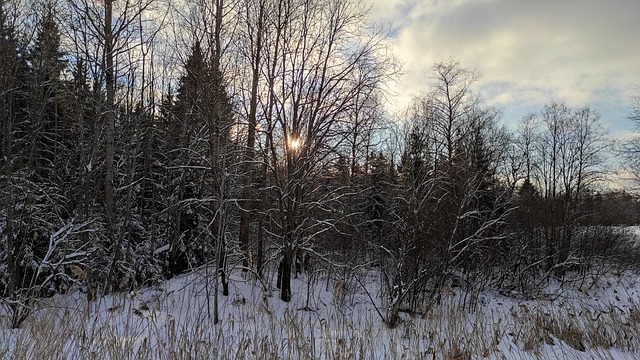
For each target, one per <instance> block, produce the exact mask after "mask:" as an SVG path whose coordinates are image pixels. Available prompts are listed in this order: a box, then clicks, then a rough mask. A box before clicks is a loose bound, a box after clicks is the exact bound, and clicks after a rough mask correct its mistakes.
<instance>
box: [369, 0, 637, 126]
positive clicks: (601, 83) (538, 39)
mask: <svg viewBox="0 0 640 360" xmlns="http://www.w3.org/2000/svg"><path fill="white" fill-rule="evenodd" d="M367 1H369V2H370V3H371V16H372V20H373V21H374V22H376V23H379V24H386V25H390V26H391V27H392V29H393V31H392V36H391V37H390V39H389V41H390V43H391V46H392V47H393V52H394V54H395V55H396V56H397V57H398V59H399V60H400V61H401V62H402V64H403V68H402V69H403V75H401V77H400V78H399V79H398V81H397V83H395V84H392V85H391V90H392V92H393V93H392V95H391V97H392V101H390V103H392V104H396V105H394V107H395V109H399V108H400V107H402V106H404V105H406V104H408V103H409V101H410V99H411V97H412V96H414V95H417V94H420V92H421V91H424V90H425V89H426V88H427V87H428V84H429V77H430V76H431V75H432V67H433V64H434V63H435V62H437V61H442V60H446V59H448V58H450V57H454V58H457V59H458V60H459V61H460V63H461V65H462V66H463V67H465V68H470V69H475V70H478V71H479V72H481V73H482V74H483V76H482V78H481V79H480V81H478V83H477V86H476V88H475V91H476V93H479V94H480V95H481V96H482V98H483V99H484V101H485V102H486V103H487V104H489V105H492V106H495V107H497V108H499V109H501V110H502V113H503V120H504V121H505V122H506V123H507V124H513V123H515V122H517V120H519V119H520V118H521V117H522V116H523V115H525V114H527V113H530V112H539V111H540V110H541V109H542V107H543V106H544V104H547V103H549V102H551V101H564V102H566V103H567V104H568V105H570V106H583V105H589V106H590V107H592V108H594V109H596V110H597V111H598V112H599V113H600V114H601V116H602V121H603V125H604V126H605V127H606V128H608V130H609V132H610V133H611V134H612V135H614V136H617V137H620V136H624V135H625V133H627V132H628V131H629V130H630V129H632V128H633V124H632V123H631V122H630V121H629V120H627V119H626V116H627V115H628V114H629V113H630V107H631V105H632V100H631V96H633V95H640V0H367Z"/></svg>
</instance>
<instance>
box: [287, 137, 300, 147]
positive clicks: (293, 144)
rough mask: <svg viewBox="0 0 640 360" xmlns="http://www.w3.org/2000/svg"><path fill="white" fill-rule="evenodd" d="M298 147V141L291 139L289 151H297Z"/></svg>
mask: <svg viewBox="0 0 640 360" xmlns="http://www.w3.org/2000/svg"><path fill="white" fill-rule="evenodd" d="M299 147H300V139H298V138H292V139H291V140H290V141H289V148H290V149H291V150H298V148H299Z"/></svg>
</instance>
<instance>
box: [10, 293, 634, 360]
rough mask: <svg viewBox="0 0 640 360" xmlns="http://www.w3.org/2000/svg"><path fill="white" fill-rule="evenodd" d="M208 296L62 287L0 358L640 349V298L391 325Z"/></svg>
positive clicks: (436, 310)
mask: <svg viewBox="0 0 640 360" xmlns="http://www.w3.org/2000/svg"><path fill="white" fill-rule="evenodd" d="M334 290H335V289H334ZM245 296H246V298H245ZM330 296H331V295H330ZM204 299H206V293H203V292H202V291H201V290H198V291H196V290H193V289H192V290H189V289H185V290H184V291H181V292H180V294H179V295H176V294H175V293H174V294H167V293H157V294H150V295H149V294H147V297H146V298H145V299H140V298H131V296H129V295H126V296H125V295H121V296H116V297H113V298H110V299H109V300H101V301H102V302H101V303H100V302H99V303H92V304H91V306H87V304H86V301H85V300H83V298H82V297H81V296H76V297H74V296H71V297H67V298H62V297H60V298H57V299H56V300H55V301H50V302H48V303H47V304H43V305H42V306H41V307H40V309H39V310H37V311H36V312H35V314H34V316H33V317H32V318H31V319H29V321H28V322H27V323H26V324H25V326H24V327H23V328H22V329H19V330H0V358H3V359H35V360H38V359H211V358H216V359H222V360H224V359H358V360H359V359H450V360H466V359H477V358H492V359H521V358H522V359H525V358H526V359H530V358H534V359H535V358H541V359H543V358H548V357H549V356H553V357H556V358H576V359H577V358H581V356H580V355H581V354H582V355H585V356H587V355H588V356H587V357H596V358H607V357H609V356H610V355H607V354H609V351H610V350H611V349H616V351H622V352H628V353H634V354H637V353H640V344H639V343H638V341H639V340H638V339H640V307H639V306H637V305H633V306H631V307H628V308H626V309H619V308H617V306H615V305H611V306H609V307H605V308H600V309H595V308H592V307H590V305H588V304H586V303H579V302H571V305H567V304H564V306H558V304H555V303H543V302H538V303H521V304H519V305H518V304H516V305H515V306H514V305H512V304H506V303H505V304H504V305H502V304H500V305H501V306H504V307H505V309H500V308H499V305H496V304H495V303H492V304H489V305H484V306H482V305H480V306H478V310H476V311H475V312H468V311H462V310H460V306H459V305H458V304H457V303H456V300H455V299H453V298H452V299H450V300H449V301H445V302H443V303H441V304H440V305H438V306H436V307H432V308H430V309H429V310H428V311H427V312H426V313H425V314H424V316H423V317H409V316H407V315H406V314H403V315H402V320H401V323H400V325H399V326H398V327H397V328H395V329H393V330H390V329H388V328H386V327H385V326H384V324H383V323H382V321H381V320H380V319H379V318H378V317H377V314H376V313H374V312H373V311H371V308H370V307H368V308H367V307H362V308H359V307H358V306H361V305H353V304H352V305H349V304H347V305H341V306H338V305H336V304H334V303H333V301H328V303H327V305H326V308H325V309H323V310H319V309H317V310H315V311H309V310H308V309H304V310H303V309H298V308H294V307H283V306H281V303H280V302H278V300H276V299H273V298H271V299H270V298H268V297H264V296H262V294H261V293H260V292H259V290H258V291H256V292H255V293H254V294H251V296H249V294H241V295H240V294H239V295H237V296H235V297H234V295H232V296H231V297H230V298H229V299H226V300H225V301H224V302H223V311H222V314H221V319H222V321H221V322H220V323H219V324H217V325H214V324H213V323H212V319H211V318H210V317H209V315H208V309H207V305H206V301H204ZM270 303H272V304H275V305H270ZM278 306H280V307H278ZM363 309H364V310H363ZM367 309H368V310H367ZM629 358H632V357H631V356H630V357H629Z"/></svg>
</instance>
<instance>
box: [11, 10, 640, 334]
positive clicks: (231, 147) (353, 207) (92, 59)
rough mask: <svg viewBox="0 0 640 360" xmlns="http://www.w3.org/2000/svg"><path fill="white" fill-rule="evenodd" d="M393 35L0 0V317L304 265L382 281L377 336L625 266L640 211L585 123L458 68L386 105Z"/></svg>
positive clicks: (288, 275) (288, 21)
mask: <svg viewBox="0 0 640 360" xmlns="http://www.w3.org/2000/svg"><path fill="white" fill-rule="evenodd" d="M386 40H387V39H386V34H385V32H384V31H382V30H380V29H377V28H376V27H374V26H371V25H370V24H369V22H368V18H367V11H366V7H365V6H364V5H363V4H360V3H359V2H357V1H354V2H346V1H338V0H321V1H307V0H287V1H277V0H234V1H224V0H212V1H193V2H179V1H164V0H122V1H114V0H66V1H62V0H61V1H32V2H28V1H10V0H0V124H1V129H2V130H1V131H2V136H1V138H0V169H1V171H2V172H1V175H0V295H1V296H2V300H1V301H0V303H1V304H2V306H3V307H4V308H5V309H8V310H10V313H11V314H12V320H11V322H12V326H19V325H20V323H22V322H23V321H24V320H25V319H26V318H27V317H28V316H29V314H30V311H31V309H32V308H33V304H34V301H35V300H36V299H37V298H39V297H42V296H50V295H53V294H56V293H63V292H66V291H68V290H70V289H72V288H80V289H82V290H83V291H86V292H87V296H88V298H89V300H92V299H93V298H95V296H97V295H99V294H104V293H107V292H111V291H121V290H130V289H132V288H135V287H137V286H142V285H145V284H152V283H154V282H158V281H161V280H163V279H166V278H169V277H172V276H175V275H177V274H180V273H183V272H186V271H189V270H191V269H196V268H198V267H201V266H204V265H207V266H210V267H211V269H212V273H213V274H215V276H213V278H212V279H213V280H215V281H213V280H212V281H213V282H212V283H213V284H214V285H215V294H218V291H220V293H221V294H223V295H227V294H228V293H229V288H228V276H227V274H228V273H229V272H230V271H231V269H242V270H243V271H244V272H245V273H246V274H247V276H254V277H257V278H260V279H262V281H263V284H264V285H265V286H271V285H273V286H276V287H277V288H278V289H280V290H279V294H280V298H281V299H282V300H283V301H289V300H290V299H291V296H292V294H293V293H295V292H299V291H304V290H303V289H292V288H291V279H292V277H293V276H297V274H298V273H300V272H305V271H306V272H312V271H317V270H318V269H325V270H326V271H327V272H329V273H334V274H342V275H341V276H344V278H343V279H344V280H343V281H350V282H354V281H355V280H357V279H355V280H353V277H349V273H348V271H349V269H354V268H357V267H358V266H369V267H378V268H379V269H380V272H381V274H382V278H383V281H384V283H385V289H386V290H385V291H386V292H385V294H383V296H385V297H386V299H387V301H388V303H389V304H390V306H389V309H390V310H389V312H388V315H386V316H385V321H387V323H388V324H389V325H390V326H393V325H394V324H395V323H396V321H397V315H398V311H400V309H404V310H406V309H411V310H412V311H418V309H421V308H423V307H424V306H425V304H427V305H428V304H430V303H432V302H434V301H436V300H437V298H438V296H440V291H441V289H442V288H443V287H444V286H447V285H448V286H451V284H455V285H456V286H461V287H465V289H467V290H468V291H469V294H471V296H473V294H477V292H478V291H480V290H481V289H484V288H487V287H493V288H495V289H500V290H502V291H505V292H507V293H509V294H512V295H514V296H523V297H527V296H535V294H536V293H535V292H536V291H537V289H538V288H537V285H539V284H541V283H543V282H544V281H546V280H548V279H549V278H551V277H555V278H559V279H561V278H563V276H564V274H565V273H567V272H586V271H589V270H590V269H592V268H594V267H599V266H602V265H603V264H611V263H615V264H617V265H618V266H631V265H635V264H634V259H637V258H636V257H635V256H636V255H634V254H637V250H636V248H635V245H634V244H633V243H632V242H631V241H630V237H629V234H627V233H625V232H624V231H623V230H622V226H625V225H633V224H637V223H638V220H639V219H638V206H639V205H638V202H637V200H636V198H635V197H634V196H631V195H630V194H629V193H625V192H611V191H605V190H604V188H603V187H602V186H601V185H602V180H604V179H606V177H607V174H608V171H609V170H611V169H610V168H609V167H608V166H607V165H609V164H610V163H611V162H612V161H611V160H612V159H613V157H612V156H613V154H615V150H614V148H613V147H612V142H611V139H609V138H608V136H607V134H606V132H605V130H604V129H603V127H602V125H601V119H600V116H599V115H598V113H597V112H596V111H595V110H594V109H592V108H590V107H589V106H584V107H570V106H568V105H566V104H565V103H563V102H562V101H556V102H551V103H549V104H547V105H546V106H544V107H543V108H541V109H540V110H539V112H537V113H533V114H530V115H528V116H526V117H524V118H523V119H520V120H519V125H518V127H517V128H514V129H510V128H507V127H505V126H503V125H501V124H502V122H503V121H502V119H501V114H500V112H499V111H497V110H496V109H494V108H492V107H490V106H488V105H486V104H485V103H484V102H483V101H482V98H481V96H480V95H481V94H478V93H474V92H473V89H474V84H475V83H476V82H477V80H478V79H479V77H480V74H479V73H477V72H476V71H473V70H469V69H467V68H465V67H463V66H462V65H461V64H460V63H459V62H458V61H456V60H455V59H449V60H444V61H441V62H438V63H436V64H435V65H434V67H433V77H432V78H430V79H425V89H424V92H423V93H422V94H420V95H417V96H416V97H415V99H414V100H413V101H412V103H411V105H410V107H409V108H408V109H406V112H405V113H404V114H403V115H401V116H396V115H390V114H388V113H387V112H385V107H384V104H385V102H386V96H387V94H386V90H385V89H386V87H385V84H386V83H387V82H388V81H392V80H393V79H394V77H395V76H396V75H397V74H398V72H399V68H398V66H397V64H396V63H397V62H396V61H395V60H394V59H393V56H392V52H391V51H390V48H389V47H388V45H387V41H386ZM632 149H633V144H632V143H630V144H629V148H628V150H632ZM627 155H628V156H629V159H635V157H634V155H633V152H632V151H628V152H627ZM314 269H315V270H314ZM273 274H275V278H272V277H273V276H272V275H273ZM351 285H353V286H357V283H353V284H351ZM216 299H217V295H216ZM469 303H470V304H471V303H472V302H469ZM215 316H217V311H216V312H215Z"/></svg>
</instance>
